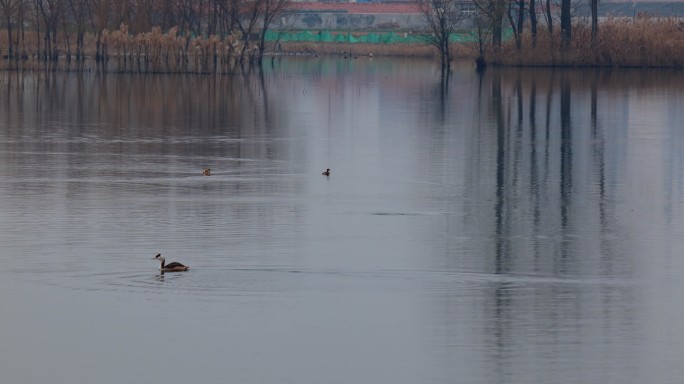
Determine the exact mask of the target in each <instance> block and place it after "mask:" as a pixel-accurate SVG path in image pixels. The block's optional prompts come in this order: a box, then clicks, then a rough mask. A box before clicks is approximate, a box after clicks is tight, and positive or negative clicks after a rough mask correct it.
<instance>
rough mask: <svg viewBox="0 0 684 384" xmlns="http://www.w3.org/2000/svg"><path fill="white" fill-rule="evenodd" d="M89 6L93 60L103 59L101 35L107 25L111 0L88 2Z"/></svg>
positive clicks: (92, 0) (91, 0)
mask: <svg viewBox="0 0 684 384" xmlns="http://www.w3.org/2000/svg"><path fill="white" fill-rule="evenodd" d="M89 1H90V4H91V10H90V11H91V12H90V17H91V21H92V25H93V28H94V29H95V35H96V40H95V60H96V61H100V60H101V59H104V51H105V50H104V49H103V47H102V34H103V33H104V31H105V30H106V29H107V26H108V25H109V21H110V17H111V11H112V8H113V7H112V0H89Z"/></svg>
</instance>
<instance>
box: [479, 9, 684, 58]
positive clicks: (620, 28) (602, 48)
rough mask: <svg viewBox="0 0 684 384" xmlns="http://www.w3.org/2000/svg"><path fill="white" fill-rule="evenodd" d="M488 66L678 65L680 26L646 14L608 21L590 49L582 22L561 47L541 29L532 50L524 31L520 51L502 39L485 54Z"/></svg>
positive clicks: (683, 50)
mask: <svg viewBox="0 0 684 384" xmlns="http://www.w3.org/2000/svg"><path fill="white" fill-rule="evenodd" d="M489 62H490V63H492V64H496V65H513V66H601V67H663V68H665V67H668V68H676V67H682V66H683V65H684V22H682V21H679V20H677V19H672V18H654V17H648V16H639V17H637V18H634V19H631V18H629V19H624V18H622V19H618V18H612V19H608V20H606V21H603V22H601V23H600V24H599V33H598V36H597V41H596V45H595V46H594V47H592V43H591V28H590V27H589V26H588V25H586V24H582V23H580V24H576V25H574V26H573V38H572V41H571V42H570V44H569V46H567V47H563V46H562V45H561V36H560V33H555V34H553V35H550V34H549V33H548V32H547V31H546V30H541V31H540V32H539V33H538V35H537V44H536V46H532V38H531V35H530V34H529V33H525V34H523V37H522V47H521V49H520V50H518V49H516V47H515V42H514V41H508V42H506V43H505V44H504V46H503V47H502V48H501V50H500V51H499V52H497V53H493V52H490V54H489Z"/></svg>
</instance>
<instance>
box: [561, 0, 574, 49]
mask: <svg viewBox="0 0 684 384" xmlns="http://www.w3.org/2000/svg"><path fill="white" fill-rule="evenodd" d="M561 35H562V42H563V47H567V46H568V45H570V40H571V39H572V20H571V19H570V0H561Z"/></svg>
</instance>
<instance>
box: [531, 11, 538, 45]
mask: <svg viewBox="0 0 684 384" xmlns="http://www.w3.org/2000/svg"><path fill="white" fill-rule="evenodd" d="M536 3H537V0H530V34H531V35H532V46H533V47H535V46H537V9H536Z"/></svg>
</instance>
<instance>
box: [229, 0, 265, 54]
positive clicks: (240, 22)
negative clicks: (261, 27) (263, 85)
mask: <svg viewBox="0 0 684 384" xmlns="http://www.w3.org/2000/svg"><path fill="white" fill-rule="evenodd" d="M229 4H230V13H231V19H232V22H233V25H234V26H235V27H236V28H237V29H238V30H239V31H240V33H241V34H242V50H241V51H240V59H239V60H240V61H241V62H242V61H244V59H245V55H246V54H247V53H248V50H249V49H251V47H250V44H249V43H250V40H251V38H252V34H254V32H255V31H256V28H257V24H258V22H259V18H260V16H261V14H262V12H263V9H264V6H265V1H263V0H229ZM255 48H256V47H255Z"/></svg>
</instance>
